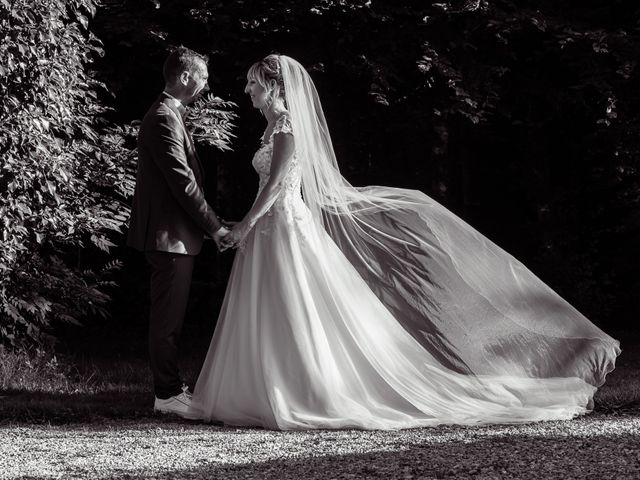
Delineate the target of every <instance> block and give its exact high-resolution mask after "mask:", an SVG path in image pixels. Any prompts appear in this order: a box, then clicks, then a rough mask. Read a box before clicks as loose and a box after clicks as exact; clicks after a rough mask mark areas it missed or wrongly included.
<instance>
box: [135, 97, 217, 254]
mask: <svg viewBox="0 0 640 480" xmlns="http://www.w3.org/2000/svg"><path fill="white" fill-rule="evenodd" d="M175 103H176V101H175V99H173V98H171V97H170V96H169V95H167V94H166V93H163V94H162V95H161V96H160V98H158V100H157V101H156V102H155V103H154V104H153V106H152V107H151V108H150V109H149V111H148V112H147V114H146V115H145V117H144V119H143V121H142V125H141V126H140V132H139V134H138V172H137V177H136V188H135V193H134V197H133V205H132V210H131V220H130V222H129V235H128V238H127V245H129V246H130V247H133V248H136V249H138V250H141V251H147V250H152V251H161V252H172V253H181V254H186V255H196V254H197V253H199V252H200V249H201V248H202V242H203V240H204V234H205V233H207V234H209V235H213V234H214V233H215V232H216V231H217V230H218V229H219V228H220V222H219V220H218V218H217V217H216V214H215V212H214V211H213V209H212V208H211V207H210V206H209V204H208V203H207V201H206V200H205V197H204V192H203V190H202V185H203V183H204V171H203V168H202V165H201V163H200V160H199V159H198V155H197V154H196V151H195V147H194V144H193V141H192V139H191V136H190V135H189V133H188V132H187V129H186V127H185V125H184V121H183V120H182V116H181V115H180V112H179V111H178V107H177V106H176V104H175Z"/></svg>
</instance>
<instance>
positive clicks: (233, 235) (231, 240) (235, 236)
mask: <svg viewBox="0 0 640 480" xmlns="http://www.w3.org/2000/svg"><path fill="white" fill-rule="evenodd" d="M249 230H251V225H249V223H248V222H246V221H244V220H243V221H241V222H234V225H233V229H232V230H231V232H230V233H229V234H228V235H226V236H225V237H224V238H223V239H222V241H221V246H220V247H219V248H220V251H224V250H226V249H228V248H237V247H238V245H239V244H240V242H242V240H243V239H244V237H245V236H246V235H247V233H248V232H249Z"/></svg>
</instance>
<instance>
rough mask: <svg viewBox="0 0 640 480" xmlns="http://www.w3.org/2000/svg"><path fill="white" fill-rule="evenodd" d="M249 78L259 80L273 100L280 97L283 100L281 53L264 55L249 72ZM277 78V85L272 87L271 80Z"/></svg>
mask: <svg viewBox="0 0 640 480" xmlns="http://www.w3.org/2000/svg"><path fill="white" fill-rule="evenodd" d="M247 78H248V79H251V80H255V81H256V82H258V83H259V84H260V85H261V86H262V87H264V89H265V90H267V91H268V92H269V96H270V97H271V101H272V102H273V101H274V100H275V99H277V98H279V99H280V100H282V101H283V102H284V101H285V97H284V80H283V78H282V72H281V70H280V60H279V55H275V54H271V55H267V56H266V57H264V58H263V59H262V60H260V61H259V62H256V63H254V64H253V65H251V68H249V71H248V72H247ZM272 80H275V82H276V83H275V87H273V89H272V88H271V85H270V82H271V81H272Z"/></svg>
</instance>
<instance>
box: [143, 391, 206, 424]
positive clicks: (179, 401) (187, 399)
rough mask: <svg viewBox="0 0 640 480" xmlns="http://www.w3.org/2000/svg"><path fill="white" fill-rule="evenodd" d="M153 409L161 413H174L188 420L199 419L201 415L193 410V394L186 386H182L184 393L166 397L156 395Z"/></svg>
mask: <svg viewBox="0 0 640 480" xmlns="http://www.w3.org/2000/svg"><path fill="white" fill-rule="evenodd" d="M153 411H154V412H160V413H173V414H175V415H178V416H180V417H182V418H186V419H187V420H197V419H198V418H199V417H198V416H197V415H196V413H195V412H194V411H192V410H191V394H190V393H189V391H188V390H187V388H186V387H182V393H181V394H179V395H175V396H173V397H169V398H166V399H162V398H158V397H156V400H155V402H153Z"/></svg>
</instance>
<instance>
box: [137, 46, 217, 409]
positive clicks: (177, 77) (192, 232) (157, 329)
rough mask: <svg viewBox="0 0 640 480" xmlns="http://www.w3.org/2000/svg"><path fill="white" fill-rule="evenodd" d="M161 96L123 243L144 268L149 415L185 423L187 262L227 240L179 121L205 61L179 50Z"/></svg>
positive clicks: (201, 84)
mask: <svg viewBox="0 0 640 480" xmlns="http://www.w3.org/2000/svg"><path fill="white" fill-rule="evenodd" d="M163 74H164V79H165V89H164V92H162V94H161V95H160V97H159V98H158V100H157V101H156V102H155V103H154V104H153V106H152V107H151V108H150V109H149V111H148V112H147V114H146V115H145V117H144V120H143V121H142V125H141V126H140V132H139V135H138V172H137V178H136V189H135V194H134V198H133V207H132V211H131V221H130V224H129V236H128V240H127V244H128V245H129V246H131V247H133V248H135V249H137V250H140V251H143V252H144V253H145V256H146V259H147V262H148V263H149V265H150V266H151V288H150V291H151V292H150V293H151V299H150V300H151V307H150V313H149V359H150V363H151V370H152V372H153V383H154V390H155V403H154V410H156V411H161V412H164V413H175V414H178V415H180V416H183V417H187V418H188V417H189V416H190V415H189V405H190V403H191V395H190V394H189V392H188V391H187V390H186V388H183V384H182V380H181V379H180V376H179V372H178V358H177V356H178V355H177V353H178V352H177V350H178V349H177V346H178V340H179V338H180V331H181V329H182V324H183V321H184V315H185V310H186V306H187V299H188V296H189V289H190V286H191V274H192V271H193V262H194V256H195V255H197V254H198V253H199V252H200V249H201V248H202V243H203V240H204V237H205V236H208V237H210V238H213V239H214V241H215V242H216V244H217V245H220V240H221V239H222V238H223V237H224V236H225V235H226V234H227V233H228V230H227V229H226V228H225V227H224V226H223V225H222V224H221V222H220V221H219V220H218V218H217V217H216V214H215V212H214V211H213V209H212V208H211V207H210V206H209V204H208V203H207V201H206V199H205V197H204V193H203V190H202V187H203V184H204V170H203V168H202V164H201V163H200V159H199V158H198V154H197V153H196V150H195V146H194V144H193V140H192V138H191V136H190V135H189V132H188V131H187V129H186V127H185V124H184V120H183V115H184V113H185V110H186V105H188V104H189V103H191V102H193V101H194V100H195V99H196V98H197V97H198V96H199V95H200V94H201V93H203V92H205V91H207V90H208V85H207V78H208V73H207V58H206V57H204V56H202V55H200V54H198V53H196V52H194V51H192V50H189V49H187V48H184V47H179V48H177V49H176V50H174V51H173V52H172V53H171V54H170V55H169V57H168V58H167V60H166V61H165V63H164V67H163Z"/></svg>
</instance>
